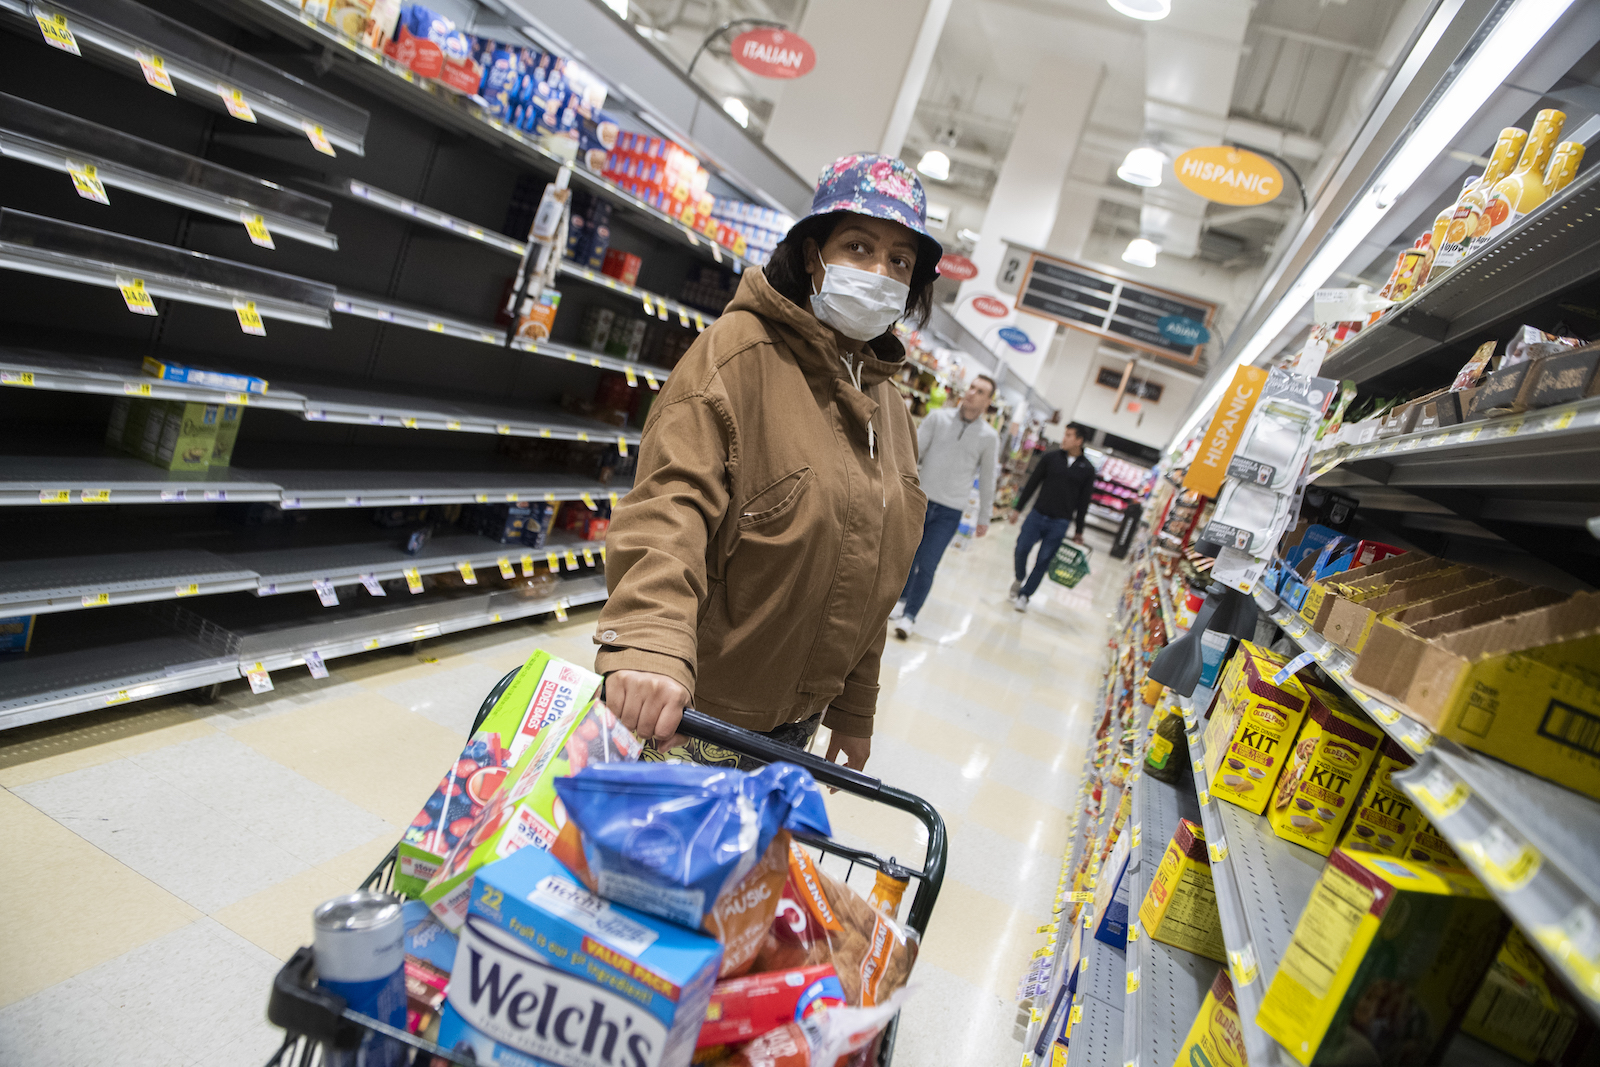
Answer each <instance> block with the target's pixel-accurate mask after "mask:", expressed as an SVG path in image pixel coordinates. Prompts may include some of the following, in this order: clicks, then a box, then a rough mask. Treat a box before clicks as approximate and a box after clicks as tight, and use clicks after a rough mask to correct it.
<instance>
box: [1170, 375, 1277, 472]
mask: <svg viewBox="0 0 1600 1067" xmlns="http://www.w3.org/2000/svg"><path fill="white" fill-rule="evenodd" d="M1266 381H1267V372H1266V371H1264V370H1262V369H1261V368H1260V367H1240V368H1239V369H1238V370H1236V371H1234V372H1233V381H1231V382H1229V383H1228V391H1227V392H1226V393H1224V394H1222V402H1221V403H1219V404H1218V405H1217V413H1216V414H1215V415H1213V416H1211V424H1210V425H1209V426H1207V427H1206V435H1205V436H1204V437H1202V438H1201V439H1200V451H1199V452H1197V453H1195V457H1194V462H1193V463H1190V464H1189V473H1188V474H1186V475H1184V477H1183V487H1184V488H1185V489H1190V490H1193V491H1194V492H1196V493H1199V494H1200V495H1201V496H1210V497H1214V496H1216V495H1217V490H1219V489H1221V488H1222V479H1223V476H1224V475H1226V474H1227V473H1228V460H1230V459H1232V458H1233V450H1234V449H1235V448H1237V447H1238V446H1239V438H1240V437H1241V436H1242V435H1243V434H1244V427H1245V423H1247V422H1249V421H1250V413H1251V412H1252V411H1254V410H1255V407H1256V401H1257V400H1259V399H1260V398H1261V387H1262V386H1263V385H1265V384H1266Z"/></svg>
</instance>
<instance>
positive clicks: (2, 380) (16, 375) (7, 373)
mask: <svg viewBox="0 0 1600 1067" xmlns="http://www.w3.org/2000/svg"><path fill="white" fill-rule="evenodd" d="M32 384H33V372H32V371H31V370H21V371H18V370H0V385H32Z"/></svg>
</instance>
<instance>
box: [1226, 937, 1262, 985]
mask: <svg viewBox="0 0 1600 1067" xmlns="http://www.w3.org/2000/svg"><path fill="white" fill-rule="evenodd" d="M1228 964H1229V967H1230V969H1231V970H1232V972H1233V980H1234V981H1235V982H1236V983H1238V984H1239V985H1249V984H1250V983H1251V982H1254V981H1255V980H1256V975H1257V974H1258V973H1259V972H1260V967H1259V966H1258V965H1257V964H1256V950H1255V946H1253V945H1246V946H1245V947H1244V948H1243V949H1241V950H1239V951H1238V952H1229V953H1228Z"/></svg>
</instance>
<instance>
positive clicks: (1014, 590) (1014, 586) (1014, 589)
mask: <svg viewBox="0 0 1600 1067" xmlns="http://www.w3.org/2000/svg"><path fill="white" fill-rule="evenodd" d="M1021 592H1022V579H1021V578H1018V579H1017V580H1016V581H1014V582H1012V583H1011V599H1012V600H1015V599H1016V598H1017V594H1019V593H1021Z"/></svg>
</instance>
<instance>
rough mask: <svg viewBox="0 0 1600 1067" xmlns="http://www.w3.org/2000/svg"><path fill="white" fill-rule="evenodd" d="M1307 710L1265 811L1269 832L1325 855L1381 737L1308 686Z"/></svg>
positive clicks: (1352, 711) (1352, 804) (1341, 826)
mask: <svg viewBox="0 0 1600 1067" xmlns="http://www.w3.org/2000/svg"><path fill="white" fill-rule="evenodd" d="M1308 692H1310V694H1311V706H1310V709H1309V710H1308V711H1307V712H1306V717H1305V722H1304V723H1302V724H1301V726H1300V736H1299V737H1297V738H1295V742H1294V751H1293V752H1292V753H1291V754H1290V757H1289V760H1288V762H1287V764H1286V766H1285V767H1284V768H1283V777H1281V778H1280V779H1278V787H1277V789H1275V790H1274V791H1273V794H1272V809H1271V810H1270V811H1268V812H1267V818H1268V821H1270V822H1271V823H1272V832H1273V833H1275V834H1277V835H1278V836H1279V837H1281V838H1283V839H1284V840H1286V841H1293V842H1294V843H1295V844H1297V845H1304V846H1305V847H1306V848H1309V849H1311V850H1312V851H1314V852H1320V853H1322V854H1323V855H1324V856H1326V855H1327V854H1328V853H1329V852H1332V851H1333V845H1334V842H1336V841H1337V840H1338V839H1339V835H1340V834H1341V833H1342V832H1343V831H1344V825H1345V823H1346V822H1347V821H1348V820H1349V818H1350V812H1351V811H1352V810H1354V807H1355V803H1356V800H1357V798H1358V797H1359V795H1360V793H1361V786H1362V784H1363V783H1364V782H1365V781H1366V779H1367V769H1368V768H1370V767H1371V766H1372V761H1373V760H1374V759H1376V758H1377V755H1378V740H1379V738H1381V737H1382V736H1383V734H1382V733H1381V732H1380V731H1379V730H1378V728H1377V727H1376V726H1373V725H1372V723H1371V722H1370V721H1369V720H1368V719H1367V717H1366V716H1365V715H1364V714H1362V712H1361V711H1360V709H1358V708H1354V707H1352V706H1350V705H1349V704H1346V703H1344V702H1343V701H1341V700H1340V699H1339V698H1338V697H1335V696H1334V695H1333V694H1331V693H1328V692H1324V691H1323V690H1321V689H1318V688H1316V687H1315V686H1309V687H1308Z"/></svg>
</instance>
